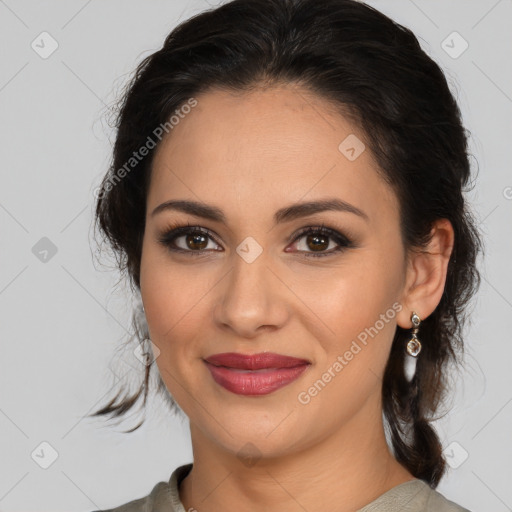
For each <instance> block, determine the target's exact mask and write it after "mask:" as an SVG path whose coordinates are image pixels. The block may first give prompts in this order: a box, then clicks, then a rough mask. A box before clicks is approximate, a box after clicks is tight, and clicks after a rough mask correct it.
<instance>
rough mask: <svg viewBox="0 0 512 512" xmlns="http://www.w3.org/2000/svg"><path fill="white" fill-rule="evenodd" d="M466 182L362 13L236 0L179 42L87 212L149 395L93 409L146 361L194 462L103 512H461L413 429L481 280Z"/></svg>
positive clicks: (124, 113) (433, 107) (344, 5)
mask: <svg viewBox="0 0 512 512" xmlns="http://www.w3.org/2000/svg"><path fill="white" fill-rule="evenodd" d="M469 179H470V166H469V162H468V156H467V141H466V135H465V131H464V128H463V126H462V124H461V115H460V111H459V108H458V106H457V104H456V102H455V100H454V98H453V96H452V94H451V93H450V91H449V88H448V85H447V83H446V80H445V77H444V75H443V73H442V71H441V70H440V68H439V66H438V65H437V64H436V63H435V62H433V61H432V60H431V59H430V58H429V57H428V56H427V55H426V54H425V53H424V52H423V51H422V50H421V48H420V46H419V44H418V41H417V39H416V37H415V36H414V35H413V34H412V33H411V32H410V31H409V30H408V29H406V28H404V27H402V26H400V25H398V24H396V23H394V22H393V21H392V20H390V19H389V18H387V17H386V16H384V15H383V14H381V13H380V12H378V11H377V10H375V9H373V8H371V7H369V6H367V5H365V4H363V3H361V2H357V1H353V0H323V1H322V2H318V1H315V0H234V1H231V2H229V3H227V4H225V5H223V6H221V7H218V8H216V9H213V10H210V11H207V12H204V13H202V14H200V15H197V16H195V17H193V18H191V19H190V20H188V21H186V22H184V23H182V24H181V25H180V26H178V27H177V28H176V29H175V30H173V31H172V32H171V34H170V35H169V36H168V37H167V39H166V41H165V43H164V46H163V48H162V49H161V50H159V51H158V52H156V53H154V54H153V55H150V56H149V57H147V58H146V59H145V60H144V61H143V62H142V63H141V64H140V65H139V67H138V69H137V72H136V75H135V76H134V78H133V81H132V82H131V84H130V86H129V88H128V90H127V92H126V95H125V97H124V101H123V102H122V105H121V109H120V113H119V122H118V133H117V139H116V143H115V148H114V158H113V163H112V166H111V169H110V172H109V173H108V174H107V175H106V176H105V178H104V180H103V183H102V187H101V189H100V193H99V197H98V203H97V221H98V224H99V226H100V228H101V230H102V231H103V233H104V234H105V235H106V237H107V239H108V241H109V242H110V243H111V245H112V247H113V248H114V249H115V250H116V251H117V252H118V255H119V256H120V259H119V262H120V265H121V269H122V270H126V271H127V272H128V276H129V278H130V281H131V283H132V285H135V290H136V292H137V294H138V293H139V292H140V297H141V300H142V303H143V304H144V306H143V309H144V318H143V321H142V322H140V321H139V320H138V319H137V317H135V320H136V323H135V325H136V326H138V327H139V335H140V343H141V344H142V351H143V352H144V353H145V354H146V356H147V359H146V373H145V378H144V382H143V384H142V386H141V388H140V390H139V392H138V393H137V394H135V395H133V396H127V395H125V396H124V397H123V398H121V399H119V393H118V394H117V395H116V397H115V398H113V399H112V400H111V401H110V403H109V404H107V405H106V406H105V407H104V408H102V409H101V410H99V411H97V412H96V413H95V414H96V415H102V414H110V415H113V416H120V415H122V414H124V413H125V412H126V411H127V410H129V409H130V408H131V407H133V406H134V404H135V403H136V402H137V401H138V400H139V399H140V398H141V397H142V398H143V403H144V404H145V403H146V397H147V395H148V388H149V376H150V371H151V368H152V367H153V366H155V365H156V368H155V371H156V372H157V373H158V379H159V380H158V384H159V386H158V390H159V391H160V392H163V393H164V395H165V396H166V397H167V399H168V402H169V404H170V406H172V407H173V408H174V409H175V410H180V411H183V412H184V413H185V414H186V416H187V417H188V418H189V420H190V431H191V439H192V447H193V453H194V460H193V463H190V464H187V465H185V466H180V467H178V468H175V470H174V471H173V473H172V476H171V478H170V481H169V482H160V483H158V484H157V485H155V487H154V488H153V489H152V491H151V492H150V493H149V494H148V495H147V496H145V497H143V498H138V499H135V500H134V501H132V502H130V503H128V504H125V505H123V506H120V507H118V508H115V509H112V511H117V512H127V511H131V510H147V511H149V510H151V511H164V510H165V511H175V512H178V511H181V512H183V511H184V510H198V511H199V512H201V511H203V510H204V511H208V512H218V511H221V510H222V511H224V510H247V511H249V510H250V511H259V510H262V511H263V510H265V511H267V510H277V509H279V510H280V511H288V510H289V511H292V510H299V509H303V510H307V511H314V510H329V511H334V510H335V511H337V512H346V511H354V510H358V511H365V512H368V511H377V510H378V511H384V510H411V511H412V510H414V511H427V510H428V511H434V510H435V511H436V512H439V511H464V510H466V511H467V509H464V508H462V507H461V506H459V505H457V504H455V503H453V502H452V501H449V500H448V499H447V498H446V497H444V496H442V495H441V494H440V493H439V492H438V491H436V490H435V488H436V487H437V485H438V483H439V481H440V479H441V478H442V476H443V474H444V472H445V470H446V464H445V460H444V458H443V454H442V446H441V443H440V440H439V438H438V436H437V434H436V432H435V430H434V429H433V427H432V425H431V422H432V420H433V419H435V418H436V413H437V412H438V411H439V406H440V405H441V404H442V403H443V399H444V398H445V394H446V385H445V381H446V377H447V370H446V367H447V365H448V364H449V363H450V362H452V361H455V362H459V359H458V356H459V353H460V351H461V349H462V347H463V343H462V337H461V332H462V326H463V324H464V320H465V317H464V311H465V306H466V305H467V303H468V301H469V299H470V298H471V296H472V295H473V293H474V292H475V290H476V288H477V286H478V283H479V273H478V271H477V269H476V266H475V260H476V257H477V254H478V251H479V250H480V248H481V242H480V235H479V233H478V231H477V229H476V227H475V223H474V220H473V218H472V216H471V214H470V212H469V211H468V208H467V205H466V203H465V199H464V196H463V192H464V188H465V186H466V184H467V183H468V182H469ZM145 330H147V332H144V331H145ZM149 340H151V343H149ZM139 426H140V425H139ZM136 428H138V427H136Z"/></svg>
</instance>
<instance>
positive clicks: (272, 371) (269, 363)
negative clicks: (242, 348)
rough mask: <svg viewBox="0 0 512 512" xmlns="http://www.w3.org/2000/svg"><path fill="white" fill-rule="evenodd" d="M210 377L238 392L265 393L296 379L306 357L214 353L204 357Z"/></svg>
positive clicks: (307, 365)
mask: <svg viewBox="0 0 512 512" xmlns="http://www.w3.org/2000/svg"><path fill="white" fill-rule="evenodd" d="M204 362H205V364H206V366H207V368H208V370H209V371H210V374H211V376H212V377H213V380H214V381H215V382H216V383H217V384H219V385H220V386H222V387H223V388H225V389H227V390H228V391H230V392H232V393H236V394H238V395H266V394H268V393H272V392H273V391H276V390H277V389H279V388H282V387H283V386H286V385H288V384H290V383H291V382H293V381H294V380H296V379H298V378H299V377H300V375H302V373H304V371H306V370H307V368H308V367H309V366H310V364H311V363H310V362H309V361H307V360H306V359H300V358H297V357H289V356H283V355H281V354H274V353H270V352H263V353H260V354H251V355H249V354H237V353H234V352H228V353H224V354H215V355H212V356H209V357H208V358H206V359H205V360H204Z"/></svg>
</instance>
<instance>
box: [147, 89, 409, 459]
mask: <svg viewBox="0 0 512 512" xmlns="http://www.w3.org/2000/svg"><path fill="white" fill-rule="evenodd" d="M196 100H197V102H198V103H197V105H196V106H195V107H194V108H192V109H191V111H190V112H189V113H188V114H186V115H183V117H182V118H180V120H179V123H178V124H176V125H175V126H174V128H173V129H172V131H171V132H170V134H169V136H168V137H167V138H166V139H164V141H163V142H162V144H161V145H160V146H159V148H158V150H157V153H156V155H155V159H154V164H153V169H152V178H151V184H150V189H149V192H148V198H147V199H148V200H147V216H146V229H145V234H144V241H143V252H142V262H141V293H142V299H143V302H144V306H145V311H146V317H147V321H148V326H149V331H150V336H151V340H152V341H153V343H154V344H155V345H156V346H157V347H158V349H159V350H160V355H159V356H158V357H157V359H156V363H157V365H158V368H159V371H160V374H161V377H162V379H163V380H164V382H165V384H166V385H167V388H168V389H169V392H170V393H171V395H172V396H173V397H174V398H175V400H176V401H177V402H178V404H179V405H180V407H181V408H182V409H183V410H184V412H185V413H186V414H187V416H188V417H189V419H190V423H191V427H192V428H193V429H194V430H195V431H196V432H200V433H201V436H203V437H204V438H205V439H206V438H208V439H209V440H210V441H212V442H213V443H214V444H215V445H216V446H218V447H219V448H222V449H224V450H228V451H230V452H233V453H238V452H239V450H240V449H241V448H242V447H243V446H244V445H245V444H246V443H247V442H249V441H250V442H251V443H252V444H253V445H254V446H255V447H256V448H255V450H256V451H257V452H258V453H260V454H262V455H267V456H270V455H283V454H285V453H289V452H292V451H294V450H299V449H301V448H305V447H306V446H311V445H312V444H314V443H315V442H317V441H319V440H321V439H324V438H325V437H326V436H330V435H335V433H337V432H343V431H344V430H345V431H346V429H344V427H347V428H349V426H350V428H356V429H357V432H358V433H359V434H360V435H361V434H362V435H364V430H365V429H367V428H369V425H375V422H376V421H381V413H380V409H379V407H380V394H381V386H382V376H383V372H384V368H385V365H386V361H387V359H388V355H389V351H390V347H391V342H392V339H393V335H394V332H395V328H396V323H397V319H396V313H397V312H398V311H399V310H400V309H401V308H402V299H403V290H404V286H405V269H406V261H405V252H404V248H403V244H402V240H401V236H400V231H399V213H398V211H399V210H398V203H397V199H396V196H395V195H394V193H393V191H392V189H391V188H390V187H389V186H388V185H387V184H386V183H385V182H384V181H383V180H382V178H381V177H380V176H379V175H378V173H377V170H376V169H377V166H376V163H375V161H374V160H373V157H372V155H371V153H370V150H369V149H368V148H366V149H365V148H364V146H363V145H362V142H361V140H362V134H361V133H360V132H359V131H358V129H357V128H356V127H355V126H354V125H352V124H351V123H350V122H349V121H348V120H347V119H345V118H343V117H341V116H340V115H339V114H337V113H334V110H333V109H332V108H331V106H330V104H328V103H326V102H325V100H323V99H321V98H318V97H316V96H314V95H312V94H311V93H308V92H307V91H306V90H304V89H299V88H296V87H292V86H280V87H274V88H272V89H267V90H258V91H257V92H251V93H243V94H242V93H240V94H238V95H233V94H232V93H228V92H224V91H219V90H216V91H210V92H207V93H205V94H204V95H201V96H198V97H197V98H196ZM169 201H182V202H188V201H190V202H195V203H200V205H202V206H204V210H200V209H197V210H196V214H193V213H192V212H191V210H190V209H189V210H188V211H184V210H186V209H176V208H171V207H168V208H161V209H160V211H158V212H157V213H155V214H153V211H154V210H155V208H157V207H158V206H159V205H162V204H163V203H166V202H169ZM321 201H328V202H335V201H336V202H338V205H341V207H340V208H339V209H335V208H332V209H329V210H322V208H318V211H315V208H310V207H308V208H304V209H300V208H298V205H300V204H303V203H312V204H313V203H317V202H321ZM212 210H213V212H214V213H215V214H216V215H215V216H216V218H210V217H213V216H212V215H209V216H208V215H206V213H208V212H210V213H211V211H212ZM203 214H204V215H206V216H203ZM221 217H222V218H221ZM188 224H190V225H191V226H196V227H195V228H192V229H190V230H189V232H188V233H183V232H182V233H178V234H176V233H174V236H171V235H169V236H168V237H167V241H166V242H165V235H166V233H167V231H168V230H169V228H171V229H174V228H175V227H178V226H180V227H187V226H188ZM322 225H324V226H325V228H327V229H329V230H331V231H329V232H326V233H307V228H321V226H322ZM197 226H198V227H199V228H200V230H201V231H203V233H201V232H197V230H198V228H197ZM305 228H306V229H305ZM227 352H230V353H232V352H234V353H237V354H249V355H251V354H258V353H264V352H272V353H277V354H281V355H285V356H290V357H295V358H299V359H301V360H305V361H307V362H309V364H307V365H302V366H298V367H296V368H295V370H290V369H288V370H273V371H270V372H269V371H268V370H267V375H266V376H263V373H265V370H259V371H258V372H256V371H255V370H253V371H252V372H251V371H249V372H248V371H245V372H240V370H234V369H227V368H224V370H222V369H221V370H219V369H217V370H216V371H215V369H214V368H212V369H210V368H211V367H209V366H208V365H207V363H206V362H205V359H207V358H209V357H210V356H212V355H214V354H219V353H227ZM224 362H225V361H224ZM284 364H285V363H283V365H284ZM228 366H229V365H228ZM274 366H277V365H276V364H274ZM212 372H213V373H212ZM256 373H257V374H256ZM214 374H215V375H216V378H214ZM219 375H220V376H219ZM291 375H293V376H294V377H295V379H292V380H290V381H289V382H288V383H287V384H286V385H283V386H281V387H274V388H272V387H267V388H266V387H264V384H265V382H266V383H267V384H270V386H272V385H275V384H276V382H280V381H279V379H281V378H283V379H286V378H289V377H290V376H291ZM222 379H224V380H222ZM265 379H266V380H265ZM262 381H265V382H264V383H262ZM219 382H224V384H225V385H223V384H221V383H219ZM244 382H245V385H244ZM226 383H227V384H226ZM251 383H252V386H251ZM247 393H253V394H247Z"/></svg>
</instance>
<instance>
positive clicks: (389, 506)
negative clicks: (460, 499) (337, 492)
mask: <svg viewBox="0 0 512 512" xmlns="http://www.w3.org/2000/svg"><path fill="white" fill-rule="evenodd" d="M396 510H400V511H401V512H471V511H470V510H468V509H466V508H463V507H461V506H460V505H458V504H457V503H454V502H453V501H450V500H448V499H447V498H446V497H445V496H443V495H442V494H441V493H440V492H438V491H436V490H435V489H432V488H431V487H430V486H429V485H428V484H427V483H426V482H424V481H423V480H419V479H415V480H410V481H408V482H405V483H403V484H400V485H397V486H396V487H393V489H390V490H389V491H388V492H386V493H384V494H383V495H382V496H380V497H379V498H377V499H376V500H375V501H372V502H371V503H369V504H368V505H366V506H365V507H363V508H362V509H360V510H359V511H358V512H394V511H396Z"/></svg>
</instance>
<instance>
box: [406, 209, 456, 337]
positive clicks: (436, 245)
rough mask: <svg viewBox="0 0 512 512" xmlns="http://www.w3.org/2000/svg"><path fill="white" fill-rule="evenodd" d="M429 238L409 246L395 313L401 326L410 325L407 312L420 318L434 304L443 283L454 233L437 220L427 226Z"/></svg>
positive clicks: (407, 326) (440, 294)
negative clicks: (418, 245) (423, 244)
mask: <svg viewBox="0 0 512 512" xmlns="http://www.w3.org/2000/svg"><path fill="white" fill-rule="evenodd" d="M430 234H431V240H430V242H429V244H428V246H427V247H425V248H424V249H415V250H414V249H413V250H411V251H410V252H409V254H408V261H407V271H406V279H405V285H404V288H403V291H402V297H401V300H400V304H402V306H403V307H402V309H401V311H400V312H399V313H398V315H397V323H398V325H399V326H400V327H402V328H404V329H410V328H411V327H412V322H411V314H412V312H413V311H416V313H417V314H418V316H419V317H420V318H421V319H422V320H424V319H425V318H427V317H428V316H429V315H430V314H431V313H432V312H433V311H434V310H435V309H436V307H437V305H438V304H439V302H440V301H441V297H442V295H443V291H444V286H445V283H446V273H447V270H448V262H449V261H450V256H451V254H452V250H453V243H454V232H453V226H452V224H451V222H450V221H449V220H448V219H438V220H437V221H435V222H434V225H433V227H432V229H431V232H430Z"/></svg>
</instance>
